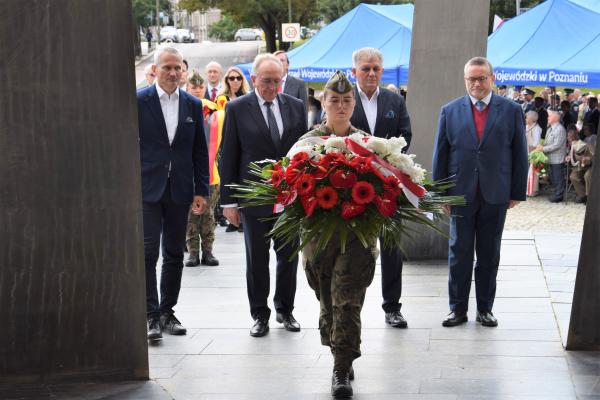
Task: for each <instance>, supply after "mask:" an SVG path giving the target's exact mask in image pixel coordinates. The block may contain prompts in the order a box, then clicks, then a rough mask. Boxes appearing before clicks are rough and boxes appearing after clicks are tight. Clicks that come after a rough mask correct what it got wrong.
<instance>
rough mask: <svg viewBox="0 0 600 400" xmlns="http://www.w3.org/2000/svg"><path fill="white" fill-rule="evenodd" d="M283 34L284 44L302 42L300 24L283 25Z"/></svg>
mask: <svg viewBox="0 0 600 400" xmlns="http://www.w3.org/2000/svg"><path fill="white" fill-rule="evenodd" d="M281 32H282V33H283V34H282V35H281V36H282V37H283V41H284V42H296V41H298V40H300V24H281Z"/></svg>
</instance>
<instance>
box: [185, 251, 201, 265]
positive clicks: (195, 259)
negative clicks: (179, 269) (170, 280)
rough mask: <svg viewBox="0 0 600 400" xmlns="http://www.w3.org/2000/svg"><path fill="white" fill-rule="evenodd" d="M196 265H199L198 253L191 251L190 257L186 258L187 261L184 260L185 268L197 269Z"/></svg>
mask: <svg viewBox="0 0 600 400" xmlns="http://www.w3.org/2000/svg"><path fill="white" fill-rule="evenodd" d="M198 265H200V257H199V256H198V253H196V252H195V251H192V252H191V253H190V255H189V256H188V259H187V260H185V266H186V267H197V266H198Z"/></svg>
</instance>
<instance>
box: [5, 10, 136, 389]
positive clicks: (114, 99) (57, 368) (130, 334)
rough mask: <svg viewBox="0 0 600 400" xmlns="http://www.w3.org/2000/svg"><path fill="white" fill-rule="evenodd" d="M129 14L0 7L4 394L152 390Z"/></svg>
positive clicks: (130, 18) (113, 11)
mask: <svg viewBox="0 0 600 400" xmlns="http://www.w3.org/2000/svg"><path fill="white" fill-rule="evenodd" d="M131 32H132V17H131V2H130V1H122V0H93V1H81V0H19V1H2V2H0V43H2V45H1V46H0V60H1V61H0V63H1V65H2V67H1V68H0V154H1V155H2V156H0V171H2V173H1V174H0V188H1V191H0V304H2V307H1V308H0V321H2V346H0V382H16V381H35V380H40V379H43V380H46V381H48V380H50V381H52V380H60V379H72V380H82V379H90V378H92V379H93V378H101V379H132V378H142V379H144V378H147V377H148V355H147V343H146V337H145V284H144V279H145V278H144V268H143V233H142V219H141V194H140V170H139V154H138V153H139V150H138V128H137V108H136V101H135V82H134V69H133V67H134V66H133V60H134V57H133V43H132V38H131Z"/></svg>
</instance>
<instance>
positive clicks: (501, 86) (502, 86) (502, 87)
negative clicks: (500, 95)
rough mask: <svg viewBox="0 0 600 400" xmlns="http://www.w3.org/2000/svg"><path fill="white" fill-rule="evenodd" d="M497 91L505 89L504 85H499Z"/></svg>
mask: <svg viewBox="0 0 600 400" xmlns="http://www.w3.org/2000/svg"><path fill="white" fill-rule="evenodd" d="M498 89H506V85H500V86H498Z"/></svg>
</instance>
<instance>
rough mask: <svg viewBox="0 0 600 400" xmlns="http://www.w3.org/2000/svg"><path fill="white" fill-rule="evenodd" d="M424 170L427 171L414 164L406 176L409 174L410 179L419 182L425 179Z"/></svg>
mask: <svg viewBox="0 0 600 400" xmlns="http://www.w3.org/2000/svg"><path fill="white" fill-rule="evenodd" d="M426 172H427V171H426V170H425V169H424V168H422V167H421V166H420V165H419V164H414V165H413V167H412V168H411V170H410V173H409V174H408V176H410V179H412V180H413V182H416V183H421V182H423V180H424V179H425V173H426Z"/></svg>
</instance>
